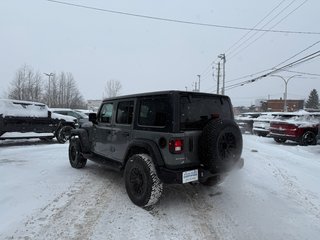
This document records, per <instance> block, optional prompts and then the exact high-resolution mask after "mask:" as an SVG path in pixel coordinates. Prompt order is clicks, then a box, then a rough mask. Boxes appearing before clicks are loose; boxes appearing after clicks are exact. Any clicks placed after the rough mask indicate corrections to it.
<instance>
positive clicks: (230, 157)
mask: <svg viewBox="0 0 320 240" xmlns="http://www.w3.org/2000/svg"><path fill="white" fill-rule="evenodd" d="M198 149H199V152H198V154H199V158H200V161H201V163H202V164H203V165H204V166H205V167H206V168H208V169H209V170H210V171H214V172H219V171H221V170H223V171H226V170H230V169H231V168H232V167H233V165H234V164H235V163H236V162H237V161H238V160H239V159H240V157H241V153H242V134H241V131H240V129H239V127H238V125H237V124H236V123H235V122H234V121H231V120H226V119H224V120H222V119H212V120H210V121H209V122H208V123H207V124H206V125H205V127H204V128H203V131H202V134H201V136H200V138H199V148H198Z"/></svg>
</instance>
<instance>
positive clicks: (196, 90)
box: [194, 82, 198, 92]
mask: <svg viewBox="0 0 320 240" xmlns="http://www.w3.org/2000/svg"><path fill="white" fill-rule="evenodd" d="M194 91H195V92H198V89H197V82H195V83H194Z"/></svg>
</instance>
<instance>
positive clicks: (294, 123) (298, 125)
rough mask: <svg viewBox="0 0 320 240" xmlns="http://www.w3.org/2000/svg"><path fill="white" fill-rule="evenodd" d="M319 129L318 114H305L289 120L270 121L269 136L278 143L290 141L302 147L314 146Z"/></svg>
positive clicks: (319, 116) (319, 118)
mask: <svg viewBox="0 0 320 240" xmlns="http://www.w3.org/2000/svg"><path fill="white" fill-rule="evenodd" d="M319 128H320V114H307V115H303V116H297V117H293V118H291V119H289V120H282V121H281V120H277V121H272V122H271V124H270V136H271V137H273V139H274V140H275V141H276V142H278V143H284V142H285V141H287V140H291V141H295V142H298V143H299V144H300V145H304V146H306V145H316V144H317V135H318V134H319Z"/></svg>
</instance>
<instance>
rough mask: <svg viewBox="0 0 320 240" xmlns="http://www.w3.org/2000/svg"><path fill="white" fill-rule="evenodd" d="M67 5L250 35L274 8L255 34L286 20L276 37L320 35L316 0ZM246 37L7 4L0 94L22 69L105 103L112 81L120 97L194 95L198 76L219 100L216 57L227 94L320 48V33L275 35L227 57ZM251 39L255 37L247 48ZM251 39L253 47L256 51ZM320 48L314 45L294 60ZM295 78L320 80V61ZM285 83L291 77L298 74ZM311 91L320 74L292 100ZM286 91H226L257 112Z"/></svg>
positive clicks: (296, 85)
mask: <svg viewBox="0 0 320 240" xmlns="http://www.w3.org/2000/svg"><path fill="white" fill-rule="evenodd" d="M61 1H64V2H68V3H75V4H82V5H86V6H90V7H95V8H102V9H109V10H114V11H122V12H129V13H133V14H140V15H148V16H154V17H161V18H170V19H177V20H182V21H190V22H201V23H209V24H218V25H228V26H236V27H248V28H252V27H254V26H255V25H256V24H257V23H258V22H259V21H261V20H262V19H263V18H264V17H266V16H267V14H268V13H270V12H271V10H273V9H274V11H273V12H272V13H271V14H270V15H269V16H267V17H266V19H265V20H263V21H262V23H261V24H260V25H258V26H257V27H256V28H263V29H270V28H272V27H273V26H274V25H276V24H277V23H279V21H281V20H282V19H283V20H282V21H281V22H280V23H279V24H277V25H276V26H275V27H274V28H273V30H289V31H298V32H300V31H305V32H306V31H309V32H320V27H319V26H320V25H319V24H320V15H319V9H320V1H317V0H309V1H305V0H268V1H256V0H242V1H234V0H233V1H231V0H224V1H213V0H201V1H195V0H161V1H150V0H117V1H107V0H103V1H102V0H79V1H71V0H69V1H68V0H61ZM290 4H291V5H290ZM277 6H278V8H276V7H277ZM299 6H300V7H299ZM294 9H296V10H295V11H294ZM286 16H287V17H286ZM268 22H269V23H268ZM264 25H265V26H264ZM246 33H248V31H243V30H233V29H222V28H214V27H206V26H197V25H187V24H180V23H173V22H165V21H158V20H152V19H144V18H137V17H132V16H124V15H119V14H112V13H108V12H102V11H94V10H90V9H84V8H77V7H71V6H66V5H62V4H57V3H53V2H49V1H46V0H28V1H22V0H0V78H1V90H2V92H0V94H1V95H4V94H3V93H4V92H5V91H7V89H8V87H9V84H10V82H11V81H12V79H13V78H14V75H15V72H16V71H17V69H18V68H20V67H21V66H22V65H24V64H27V65H29V66H32V67H33V68H34V70H35V71H39V72H41V73H43V72H47V73H49V72H57V73H58V72H61V71H65V72H71V73H72V74H73V75H74V77H75V79H76V81H77V84H78V88H79V90H80V92H81V93H82V94H83V96H84V97H85V99H100V98H101V97H102V93H103V88H104V86H105V85H106V82H107V81H108V80H110V79H115V80H119V81H120V82H121V83H122V86H123V89H122V91H121V94H122V95H123V94H131V93H138V92H145V91H158V90H168V89H177V90H185V89H186V87H187V88H188V90H191V89H192V83H193V82H195V81H197V79H198V77H197V75H198V74H201V91H205V92H214V91H216V80H215V79H213V77H212V69H211V68H212V65H211V63H212V62H213V61H216V62H217V56H218V55H219V54H222V53H226V60H227V62H226V86H230V85H231V84H235V83H238V82H242V81H244V80H248V79H250V78H245V79H241V80H238V81H232V80H233V79H236V78H239V77H242V76H245V75H248V74H252V73H256V72H259V71H262V70H266V69H269V68H272V67H274V66H276V65H277V64H279V63H281V62H282V61H284V60H286V59H288V58H290V57H291V56H293V55H295V54H296V53H298V52H300V51H301V50H303V49H305V48H307V47H308V46H310V45H312V44H313V43H315V42H317V41H319V40H320V35H312V34H288V33H272V32H268V33H266V34H264V35H263V36H261V37H260V35H261V34H263V33H256V35H254V36H253V37H252V38H251V39H250V40H249V41H247V42H245V43H243V44H242V45H241V46H238V45H236V46H234V47H233V48H231V49H230V50H229V51H228V49H229V48H230V47H232V46H233V44H235V43H236V42H238V41H239V39H241V38H242V37H243V36H244V34H246ZM254 33H255V32H249V35H247V36H246V37H245V38H244V39H243V40H246V39H247V38H248V37H249V36H251V35H253V34H254ZM258 37H260V38H259V39H258V40H256V41H255V39H256V38H258ZM252 41H255V42H254V43H253V44H250V43H251V42H252ZM239 44H241V42H239ZM248 44H250V45H249V46H248V47H246V46H247V45H248ZM245 47H246V48H245ZM243 48H245V49H244V50H242V51H240V52H239V53H238V51H239V50H241V49H243ZM319 49H320V44H317V45H315V46H314V47H312V48H310V49H309V50H308V51H305V52H303V53H302V54H300V55H298V56H297V57H296V58H294V59H292V60H290V61H289V62H291V61H294V60H296V59H299V58H301V57H303V56H306V55H308V54H311V53H313V52H316V51H318V50H319ZM235 54H236V55H235ZM289 62H287V63H289ZM213 66H215V67H216V66H217V65H216V64H213ZM289 70H290V71H298V72H306V73H312V74H320V58H315V59H314V60H312V61H310V62H307V63H304V64H302V65H299V66H297V67H295V68H291V69H289ZM278 75H281V76H283V77H285V78H288V77H290V76H293V75H295V73H289V72H281V73H278ZM43 77H44V80H45V79H47V78H46V76H44V75H43ZM314 88H315V89H317V91H318V92H319V91H320V77H319V76H314V75H303V76H302V77H299V76H296V77H294V78H293V79H291V80H290V82H289V84H288V97H289V98H291V99H292V98H294V99H305V98H307V97H308V96H309V93H310V91H311V90H312V89H314ZM283 92H284V82H283V80H282V79H281V78H278V77H266V78H263V79H261V80H259V81H257V82H255V83H252V84H249V85H245V86H242V87H237V88H233V89H229V90H227V91H226V94H227V95H229V96H230V97H231V99H232V102H233V104H234V105H235V106H239V105H250V104H254V103H255V99H262V98H268V97H270V98H280V97H282V96H283ZM1 95H0V96H1Z"/></svg>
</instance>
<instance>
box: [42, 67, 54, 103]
mask: <svg viewBox="0 0 320 240" xmlns="http://www.w3.org/2000/svg"><path fill="white" fill-rule="evenodd" d="M43 74H44V75H46V76H48V78H49V89H48V106H49V107H50V105H51V101H50V100H51V93H50V78H51V77H53V75H54V74H53V73H43Z"/></svg>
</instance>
